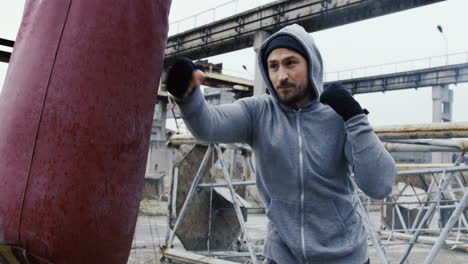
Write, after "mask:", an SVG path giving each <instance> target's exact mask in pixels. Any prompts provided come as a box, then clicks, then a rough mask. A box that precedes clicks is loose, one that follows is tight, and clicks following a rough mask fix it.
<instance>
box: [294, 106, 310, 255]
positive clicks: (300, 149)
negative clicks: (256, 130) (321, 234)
mask: <svg viewBox="0 0 468 264" xmlns="http://www.w3.org/2000/svg"><path fill="white" fill-rule="evenodd" d="M300 112H301V109H299V110H297V111H296V126H297V135H298V138H299V177H300V179H301V244H302V255H303V257H304V260H305V263H306V264H307V263H308V261H307V257H306V249H305V235H304V168H303V165H304V164H303V163H304V162H303V156H302V136H301V126H300V118H299V117H300Z"/></svg>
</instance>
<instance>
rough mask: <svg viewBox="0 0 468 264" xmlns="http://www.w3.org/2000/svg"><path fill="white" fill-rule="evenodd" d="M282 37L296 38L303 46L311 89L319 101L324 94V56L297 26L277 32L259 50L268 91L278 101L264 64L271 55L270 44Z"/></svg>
mask: <svg viewBox="0 0 468 264" xmlns="http://www.w3.org/2000/svg"><path fill="white" fill-rule="evenodd" d="M281 36H289V37H292V38H294V39H295V40H296V41H297V42H298V43H299V44H300V45H302V46H303V48H304V50H305V52H306V54H307V57H306V60H307V62H308V71H309V75H308V76H309V87H311V88H312V89H314V92H315V95H316V98H315V99H314V100H317V99H318V98H320V95H321V94H322V92H323V63H322V56H321V55H320V52H319V50H318V48H317V46H316V45H315V42H314V39H313V38H312V36H311V35H309V33H307V31H305V29H304V28H303V27H301V26H299V25H297V24H293V25H290V26H287V27H284V28H283V29H281V30H280V31H278V32H276V33H275V34H273V35H271V36H270V37H269V38H268V39H267V40H265V41H264V42H263V44H262V45H261V46H260V48H259V49H258V54H257V56H258V60H257V61H258V64H259V68H260V72H261V74H262V77H263V80H264V81H265V83H266V84H267V87H268V91H269V92H270V94H271V95H273V96H274V97H275V98H276V99H277V95H276V91H275V89H274V87H272V84H271V82H270V77H269V76H268V69H267V68H266V67H265V66H266V64H265V63H264V57H265V55H266V53H270V52H271V51H272V50H271V49H269V45H268V44H269V43H270V42H271V41H272V40H273V39H276V38H277V37H281Z"/></svg>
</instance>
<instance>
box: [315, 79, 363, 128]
mask: <svg viewBox="0 0 468 264" xmlns="http://www.w3.org/2000/svg"><path fill="white" fill-rule="evenodd" d="M320 102H322V103H324V104H328V105H329V106H330V107H331V108H333V110H335V112H337V113H338V114H339V115H340V116H341V117H343V119H344V121H348V119H350V118H351V117H353V116H356V115H359V114H364V113H365V114H368V113H369V112H368V111H367V110H366V109H364V110H363V109H362V108H361V105H359V103H358V102H357V101H356V100H354V98H353V96H352V95H351V93H350V92H349V91H348V90H347V89H346V88H345V87H344V86H343V85H342V84H341V83H332V84H330V85H329V86H328V87H326V88H325V91H323V93H322V95H321V96H320Z"/></svg>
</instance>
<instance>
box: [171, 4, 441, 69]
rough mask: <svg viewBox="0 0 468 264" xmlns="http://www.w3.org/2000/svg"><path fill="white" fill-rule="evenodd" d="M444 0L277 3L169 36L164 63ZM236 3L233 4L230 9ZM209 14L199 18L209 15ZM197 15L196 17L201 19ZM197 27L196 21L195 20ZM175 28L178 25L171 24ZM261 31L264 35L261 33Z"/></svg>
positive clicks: (249, 45) (231, 49)
mask: <svg viewBox="0 0 468 264" xmlns="http://www.w3.org/2000/svg"><path fill="white" fill-rule="evenodd" d="M442 1H444V0H299V1H288V0H280V1H275V2H272V3H270V4H266V5H264V6H261V7H257V8H254V9H250V10H247V11H245V12H241V13H239V14H236V15H233V16H230V17H227V18H224V19H220V20H217V21H213V22H211V23H208V24H205V25H201V26H197V27H195V28H193V29H190V30H186V31H184V32H180V33H177V34H174V35H172V36H170V37H169V39H168V43H167V47H166V51H165V55H166V56H165V57H166V61H167V60H170V59H171V58H173V57H174V56H177V55H183V56H186V57H189V58H191V59H194V60H195V59H200V58H205V57H209V56H214V55H219V54H224V53H227V52H231V51H235V50H239V49H244V48H248V47H252V46H254V47H255V46H257V45H256V44H257V42H260V43H261V42H262V41H263V39H261V40H257V38H259V36H260V38H262V37H261V35H267V36H268V35H269V34H271V33H272V32H275V31H277V30H279V29H280V28H282V27H284V26H286V25H290V24H293V23H297V24H300V25H302V26H303V27H304V28H305V29H306V30H307V31H308V32H314V31H319V30H324V29H327V28H331V27H336V26H341V25H345V24H348V23H352V22H357V21H361V20H365V19H369V18H373V17H378V16H382V15H387V14H391V13H394V12H398V11H403V10H407V9H411V8H415V7H420V6H424V5H428V4H433V3H437V2H442ZM237 2H239V1H232V2H231V3H232V4H233V6H232V9H235V8H236V7H235V5H236V4H237ZM209 15H210V14H209V13H206V14H200V16H209ZM200 16H199V17H200ZM194 24H195V25H196V21H195V20H194ZM173 25H174V27H177V26H178V25H177V23H175V24H173ZM262 32H263V33H262Z"/></svg>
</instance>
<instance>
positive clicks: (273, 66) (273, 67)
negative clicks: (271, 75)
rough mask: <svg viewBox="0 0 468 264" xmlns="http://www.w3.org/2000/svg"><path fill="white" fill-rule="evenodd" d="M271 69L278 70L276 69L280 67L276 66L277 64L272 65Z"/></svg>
mask: <svg viewBox="0 0 468 264" xmlns="http://www.w3.org/2000/svg"><path fill="white" fill-rule="evenodd" d="M269 68H270V69H276V68H278V65H276V64H270V66H269Z"/></svg>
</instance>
